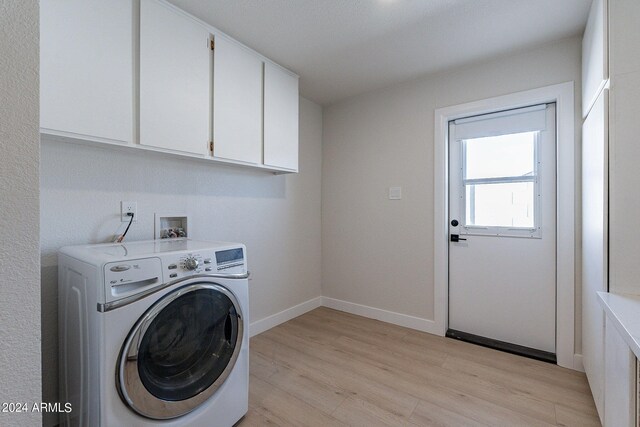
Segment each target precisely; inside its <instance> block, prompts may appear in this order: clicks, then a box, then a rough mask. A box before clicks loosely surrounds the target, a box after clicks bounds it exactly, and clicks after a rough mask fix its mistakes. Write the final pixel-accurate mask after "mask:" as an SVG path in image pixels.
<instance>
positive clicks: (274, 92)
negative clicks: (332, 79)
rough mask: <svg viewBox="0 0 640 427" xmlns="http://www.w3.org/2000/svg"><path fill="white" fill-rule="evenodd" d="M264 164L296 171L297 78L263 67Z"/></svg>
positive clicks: (272, 68) (282, 71)
mask: <svg viewBox="0 0 640 427" xmlns="http://www.w3.org/2000/svg"><path fill="white" fill-rule="evenodd" d="M264 164H265V165H268V166H274V167H278V168H284V169H290V170H294V171H296V172H297V171H298V78H297V77H295V76H293V75H291V74H289V73H287V72H286V71H284V70H282V69H281V68H279V67H277V66H275V65H273V64H269V63H266V64H265V66H264Z"/></svg>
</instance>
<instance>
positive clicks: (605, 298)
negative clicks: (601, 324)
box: [597, 292, 640, 358]
mask: <svg viewBox="0 0 640 427" xmlns="http://www.w3.org/2000/svg"><path fill="white" fill-rule="evenodd" d="M597 294H598V302H599V303H600V305H601V306H602V308H604V311H605V313H606V314H607V317H609V319H611V320H612V321H613V324H614V325H615V328H616V329H617V330H618V332H619V333H620V335H621V336H622V338H623V339H624V341H625V342H626V343H627V345H628V346H629V348H630V349H631V351H632V352H633V353H634V354H635V356H636V357H637V358H640V342H639V341H640V296H638V295H623V294H614V293H610V292H597Z"/></svg>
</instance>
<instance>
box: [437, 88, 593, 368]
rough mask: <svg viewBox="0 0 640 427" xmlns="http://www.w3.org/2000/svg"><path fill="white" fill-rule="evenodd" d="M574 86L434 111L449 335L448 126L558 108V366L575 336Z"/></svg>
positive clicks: (440, 290) (441, 294) (442, 308)
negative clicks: (509, 111) (514, 112)
mask: <svg viewBox="0 0 640 427" xmlns="http://www.w3.org/2000/svg"><path fill="white" fill-rule="evenodd" d="M573 93H574V82H573V81H571V82H565V83H560V84H557V85H552V86H546V87H542V88H538V89H532V90H527V91H523V92H516V93H512V94H509V95H504V96H498V97H494V98H488V99H483V100H479V101H474V102H469V103H466V104H460V105H454V106H451V107H445V108H438V109H436V110H435V139H434V145H435V146H434V185H435V188H434V246H435V247H434V249H435V252H434V255H435V260H434V318H435V319H434V320H435V323H436V328H437V330H438V333H439V334H440V335H442V336H444V335H445V333H446V331H447V328H448V318H449V275H448V258H449V241H448V218H449V199H448V197H449V192H448V188H449V170H448V140H449V121H450V120H455V119H459V118H462V117H466V116H472V115H479V114H486V113H490V112H493V111H498V110H506V109H512V108H519V107H525V106H528V105H535V104H541V103H549V102H555V103H556V133H557V135H556V165H557V166H556V168H557V170H556V175H557V181H556V186H557V191H556V199H557V200H556V210H557V212H556V216H557V231H556V355H557V360H558V365H559V366H563V367H565V368H570V369H576V370H580V368H581V367H580V366H577V364H575V363H574V360H575V357H574V336H575V199H574V198H575V143H576V137H575V133H574V130H575V114H574V98H573Z"/></svg>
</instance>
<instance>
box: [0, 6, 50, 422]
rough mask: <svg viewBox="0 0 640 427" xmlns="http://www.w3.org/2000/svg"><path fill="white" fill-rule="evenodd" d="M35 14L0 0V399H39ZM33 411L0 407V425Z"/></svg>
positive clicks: (31, 417) (30, 417)
mask: <svg viewBox="0 0 640 427" xmlns="http://www.w3.org/2000/svg"><path fill="white" fill-rule="evenodd" d="M38 27H39V12H38V2H37V1H34V0H28V1H26V0H25V1H15V0H0V146H1V147H2V161H1V162H0V230H3V236H2V238H0V270H1V271H2V279H0V289H1V290H2V297H1V298H0V325H2V326H1V327H0V350H1V351H0V383H1V384H2V386H1V387H0V402H27V403H28V404H29V411H30V410H31V405H33V403H36V402H40V400H41V377H40V374H41V369H40V277H39V269H40V259H39V256H38V254H39V241H40V237H39V182H38V174H39V172H38V167H39V166H38V165H39V159H40V135H39V133H38V123H39V108H38V104H39V100H38V98H39V71H38V69H39V68H38V60H39V59H38V52H39V29H38ZM40 420H41V415H40V413H37V412H36V413H26V414H7V413H1V412H0V425H3V426H13V425H15V426H19V425H37V424H39V423H40Z"/></svg>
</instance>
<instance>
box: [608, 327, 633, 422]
mask: <svg viewBox="0 0 640 427" xmlns="http://www.w3.org/2000/svg"><path fill="white" fill-rule="evenodd" d="M605 337H606V338H605V342H606V344H605V393H604V399H605V400H604V426H605V427H633V426H635V425H636V424H635V422H636V357H635V355H634V354H633V352H632V351H631V349H630V348H629V346H628V345H627V343H626V342H625V340H624V339H623V338H622V336H621V335H620V333H619V332H618V330H617V329H616V327H615V325H614V324H613V323H612V321H611V319H609V317H607V321H606V333H605Z"/></svg>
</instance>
